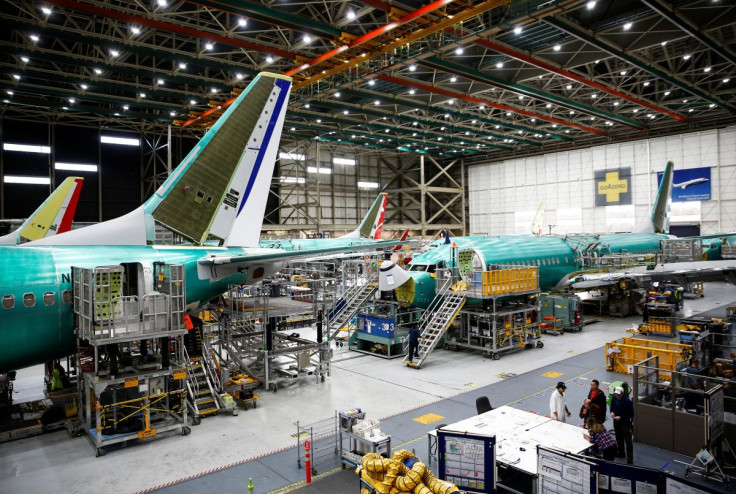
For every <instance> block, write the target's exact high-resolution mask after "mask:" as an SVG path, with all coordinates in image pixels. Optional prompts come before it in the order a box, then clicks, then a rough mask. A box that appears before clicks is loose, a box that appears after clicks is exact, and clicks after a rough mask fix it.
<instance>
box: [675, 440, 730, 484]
mask: <svg viewBox="0 0 736 494" xmlns="http://www.w3.org/2000/svg"><path fill="white" fill-rule="evenodd" d="M691 470H692V472H693V473H695V474H698V475H700V476H702V477H705V478H706V479H714V480H717V481H720V482H723V484H724V485H726V488H727V489H728V490H729V491H730V490H731V482H730V480H729V477H728V475H726V474H725V473H723V470H721V466H720V465H719V464H718V462H717V461H716V459H715V457H714V456H713V454H712V453H711V452H710V449H709V448H708V446H705V447H703V449H701V450H700V451H698V452H697V454H696V455H695V458H693V461H692V462H690V464H689V465H687V466H686V467H685V478H687V477H688V476H689V475H690V471H691Z"/></svg>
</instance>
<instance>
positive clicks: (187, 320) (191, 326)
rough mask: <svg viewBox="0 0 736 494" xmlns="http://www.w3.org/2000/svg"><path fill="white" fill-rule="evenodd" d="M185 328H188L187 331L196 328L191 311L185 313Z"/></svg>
mask: <svg viewBox="0 0 736 494" xmlns="http://www.w3.org/2000/svg"><path fill="white" fill-rule="evenodd" d="M184 329H186V330H187V331H189V330H191V329H194V323H193V322H192V318H191V316H190V315H189V311H187V313H186V314H184Z"/></svg>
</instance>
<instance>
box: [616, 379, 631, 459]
mask: <svg viewBox="0 0 736 494" xmlns="http://www.w3.org/2000/svg"><path fill="white" fill-rule="evenodd" d="M611 418H612V419H613V430H615V431H616V444H617V445H618V454H617V455H616V457H617V458H623V457H624V443H626V463H628V464H629V465H631V464H633V463H634V439H633V437H632V434H633V432H634V428H633V423H634V404H633V403H631V399H630V398H629V397H628V395H626V394H624V388H622V387H621V386H618V387H617V388H616V389H615V390H614V395H613V399H612V400H611Z"/></svg>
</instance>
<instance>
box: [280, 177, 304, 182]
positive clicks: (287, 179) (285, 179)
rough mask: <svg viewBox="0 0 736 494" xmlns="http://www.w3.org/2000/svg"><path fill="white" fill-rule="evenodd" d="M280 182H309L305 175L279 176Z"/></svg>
mask: <svg viewBox="0 0 736 494" xmlns="http://www.w3.org/2000/svg"><path fill="white" fill-rule="evenodd" d="M279 182H281V183H282V184H303V183H306V182H307V179H306V178H304V177H279Z"/></svg>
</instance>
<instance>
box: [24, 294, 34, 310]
mask: <svg viewBox="0 0 736 494" xmlns="http://www.w3.org/2000/svg"><path fill="white" fill-rule="evenodd" d="M34 305H36V295H35V294H33V293H24V294H23V307H33V306H34Z"/></svg>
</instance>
